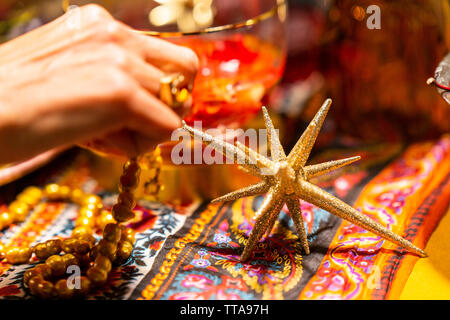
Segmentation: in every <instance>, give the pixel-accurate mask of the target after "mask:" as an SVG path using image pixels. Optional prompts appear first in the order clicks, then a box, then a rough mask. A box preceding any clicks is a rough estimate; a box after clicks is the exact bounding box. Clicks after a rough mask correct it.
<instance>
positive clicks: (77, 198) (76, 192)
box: [70, 188, 86, 204]
mask: <svg viewBox="0 0 450 320" xmlns="http://www.w3.org/2000/svg"><path fill="white" fill-rule="evenodd" d="M85 197H86V196H85V194H84V192H83V190H81V189H78V188H76V189H73V190H72V192H71V194H70V200H72V201H73V202H75V203H77V204H81V203H82V200H83V199H84V198H85Z"/></svg>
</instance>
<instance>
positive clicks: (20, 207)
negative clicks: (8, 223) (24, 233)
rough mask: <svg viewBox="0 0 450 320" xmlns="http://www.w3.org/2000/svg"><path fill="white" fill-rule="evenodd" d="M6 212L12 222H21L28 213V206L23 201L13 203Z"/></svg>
mask: <svg viewBox="0 0 450 320" xmlns="http://www.w3.org/2000/svg"><path fill="white" fill-rule="evenodd" d="M8 210H9V212H10V213H11V215H12V217H13V220H14V221H16V222H22V221H24V220H25V219H26V217H27V216H28V213H29V212H30V204H27V203H26V202H25V201H19V200H18V201H14V202H12V203H11V204H10V205H9V207H8Z"/></svg>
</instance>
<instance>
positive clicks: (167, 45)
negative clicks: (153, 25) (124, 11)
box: [133, 32, 199, 76]
mask: <svg viewBox="0 0 450 320" xmlns="http://www.w3.org/2000/svg"><path fill="white" fill-rule="evenodd" d="M133 34H134V36H135V39H136V40H137V41H138V42H139V43H140V44H141V45H142V47H141V50H142V51H141V52H142V53H143V54H144V56H145V58H146V60H147V61H149V62H151V63H154V64H157V65H160V66H161V67H162V69H166V70H167V71H169V72H170V71H173V70H171V67H170V66H171V65H172V66H176V67H178V68H179V69H181V70H180V71H182V72H183V73H187V74H186V75H187V76H192V75H195V74H196V72H197V70H198V66H199V61H198V58H197V55H196V54H195V53H194V51H192V50H191V49H189V48H186V47H182V46H179V45H176V44H173V43H171V42H169V41H166V40H163V39H159V38H156V37H151V36H146V35H142V34H138V33H135V32H133ZM172 68H173V67H172Z"/></svg>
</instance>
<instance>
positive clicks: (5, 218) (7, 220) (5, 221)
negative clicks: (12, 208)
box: [0, 211, 14, 229]
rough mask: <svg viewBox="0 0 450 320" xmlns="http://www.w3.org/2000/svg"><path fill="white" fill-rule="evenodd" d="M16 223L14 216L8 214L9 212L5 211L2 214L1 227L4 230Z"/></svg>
mask: <svg viewBox="0 0 450 320" xmlns="http://www.w3.org/2000/svg"><path fill="white" fill-rule="evenodd" d="M13 221H14V216H13V215H12V214H11V213H10V212H8V211H3V212H2V213H1V214H0V225H1V226H2V229H3V228H5V227H7V226H9V225H10V224H11V223H13Z"/></svg>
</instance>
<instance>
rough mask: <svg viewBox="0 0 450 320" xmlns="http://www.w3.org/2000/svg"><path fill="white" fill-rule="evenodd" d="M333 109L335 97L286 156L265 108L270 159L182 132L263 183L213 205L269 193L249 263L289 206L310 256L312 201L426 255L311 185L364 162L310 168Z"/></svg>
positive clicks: (260, 211) (253, 236) (260, 213)
mask: <svg viewBox="0 0 450 320" xmlns="http://www.w3.org/2000/svg"><path fill="white" fill-rule="evenodd" d="M330 106H331V99H327V100H326V101H325V102H324V103H323V105H322V107H321V108H320V109H319V111H318V112H317V114H316V115H315V117H314V119H313V120H312V121H311V122H310V124H309V125H308V127H307V128H306V130H305V131H304V132H303V134H302V136H301V137H300V139H299V140H298V141H297V143H296V145H295V146H294V148H293V149H292V151H291V152H290V153H289V155H288V156H286V154H285V152H284V150H283V147H282V146H281V143H280V140H279V137H278V134H277V131H276V130H275V128H274V126H273V124H272V120H271V119H270V117H269V115H268V113H267V110H266V109H265V108H264V107H263V113H264V121H265V125H266V129H267V136H268V138H269V145H270V150H271V159H269V158H267V157H265V156H263V155H261V154H258V153H257V152H255V151H254V150H252V149H249V148H248V147H246V146H245V145H243V144H241V143H239V142H236V145H232V144H229V143H227V142H224V141H223V140H220V139H217V138H214V137H212V136H211V135H208V134H205V133H204V132H202V131H199V130H196V129H194V128H192V127H189V126H188V125H186V123H183V129H185V130H186V131H188V132H189V133H190V134H191V135H192V136H194V137H196V138H200V139H202V141H203V143H205V144H208V145H210V146H211V147H212V148H214V149H215V150H216V151H219V152H221V153H224V150H226V153H227V155H230V154H233V157H234V159H235V160H236V159H237V160H238V163H239V164H241V167H242V169H243V170H245V171H246V172H248V173H250V174H253V175H256V176H258V177H260V178H261V179H262V181H261V182H258V183H256V184H253V185H250V186H248V187H245V188H242V189H239V190H237V191H234V192H231V193H229V194H226V195H224V196H222V197H219V198H217V199H214V200H213V203H216V202H221V201H232V200H235V199H238V198H242V197H248V196H252V195H257V194H262V193H266V197H265V199H264V201H263V203H262V204H261V206H260V207H259V209H258V210H257V212H256V214H255V219H256V221H255V225H254V227H253V230H252V231H251V233H250V236H249V239H248V243H247V245H246V246H245V248H244V251H243V253H242V255H241V260H242V261H245V260H247V259H248V258H249V257H250V254H251V252H252V251H253V249H254V248H255V246H256V245H257V243H258V241H259V240H260V239H261V237H262V236H263V235H264V233H265V232H268V233H270V232H271V231H272V228H273V225H274V223H275V221H276V219H277V218H278V215H279V213H280V210H281V208H282V207H283V205H284V204H285V203H286V205H287V207H288V209H289V212H290V213H291V216H292V219H293V221H294V225H295V228H296V230H297V233H298V235H299V238H300V241H301V243H302V246H303V249H304V250H305V253H306V254H309V252H310V251H309V245H308V241H307V237H306V232H305V228H304V222H303V218H302V213H301V209H300V202H299V199H302V200H305V201H308V202H309V203H311V204H314V205H316V206H318V207H320V208H322V209H324V210H326V211H328V212H330V213H333V214H335V215H336V216H338V217H340V218H342V219H345V220H348V221H350V222H351V223H353V224H355V225H357V226H359V227H361V228H364V229H366V230H368V231H371V232H373V233H375V234H376V235H378V236H380V237H382V238H384V239H387V240H389V241H391V242H393V243H395V244H397V245H399V246H401V247H403V248H405V249H408V250H410V251H412V252H414V253H416V254H418V255H420V256H421V257H426V254H425V252H424V251H422V250H421V249H419V248H417V247H416V246H414V245H413V244H412V243H410V242H409V241H407V240H405V239H403V238H402V237H400V236H398V235H397V234H395V233H393V232H392V231H390V230H388V229H387V228H385V227H384V226H382V225H381V224H380V223H378V222H376V221H374V220H372V219H370V218H369V217H367V216H365V215H364V214H362V213H361V212H359V211H358V210H356V209H354V208H353V207H351V206H349V205H348V204H346V203H344V202H343V201H342V200H340V199H338V198H336V197H335V196H333V195H332V194H330V193H328V192H326V191H325V190H322V189H321V188H319V187H318V186H316V185H314V184H313V183H311V182H310V181H309V180H310V178H312V177H315V176H319V175H322V174H324V173H326V172H329V171H331V170H334V169H337V168H339V167H342V166H344V165H347V164H350V163H352V162H354V161H356V160H358V159H359V157H352V158H347V159H342V160H336V161H329V162H325V163H320V164H316V165H309V166H307V165H306V161H307V160H308V158H309V155H310V153H311V149H312V147H313V145H314V143H315V141H316V138H317V136H318V134H319V131H320V129H321V127H322V124H323V122H324V120H325V117H326V115H327V113H328V110H329V108H330Z"/></svg>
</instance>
